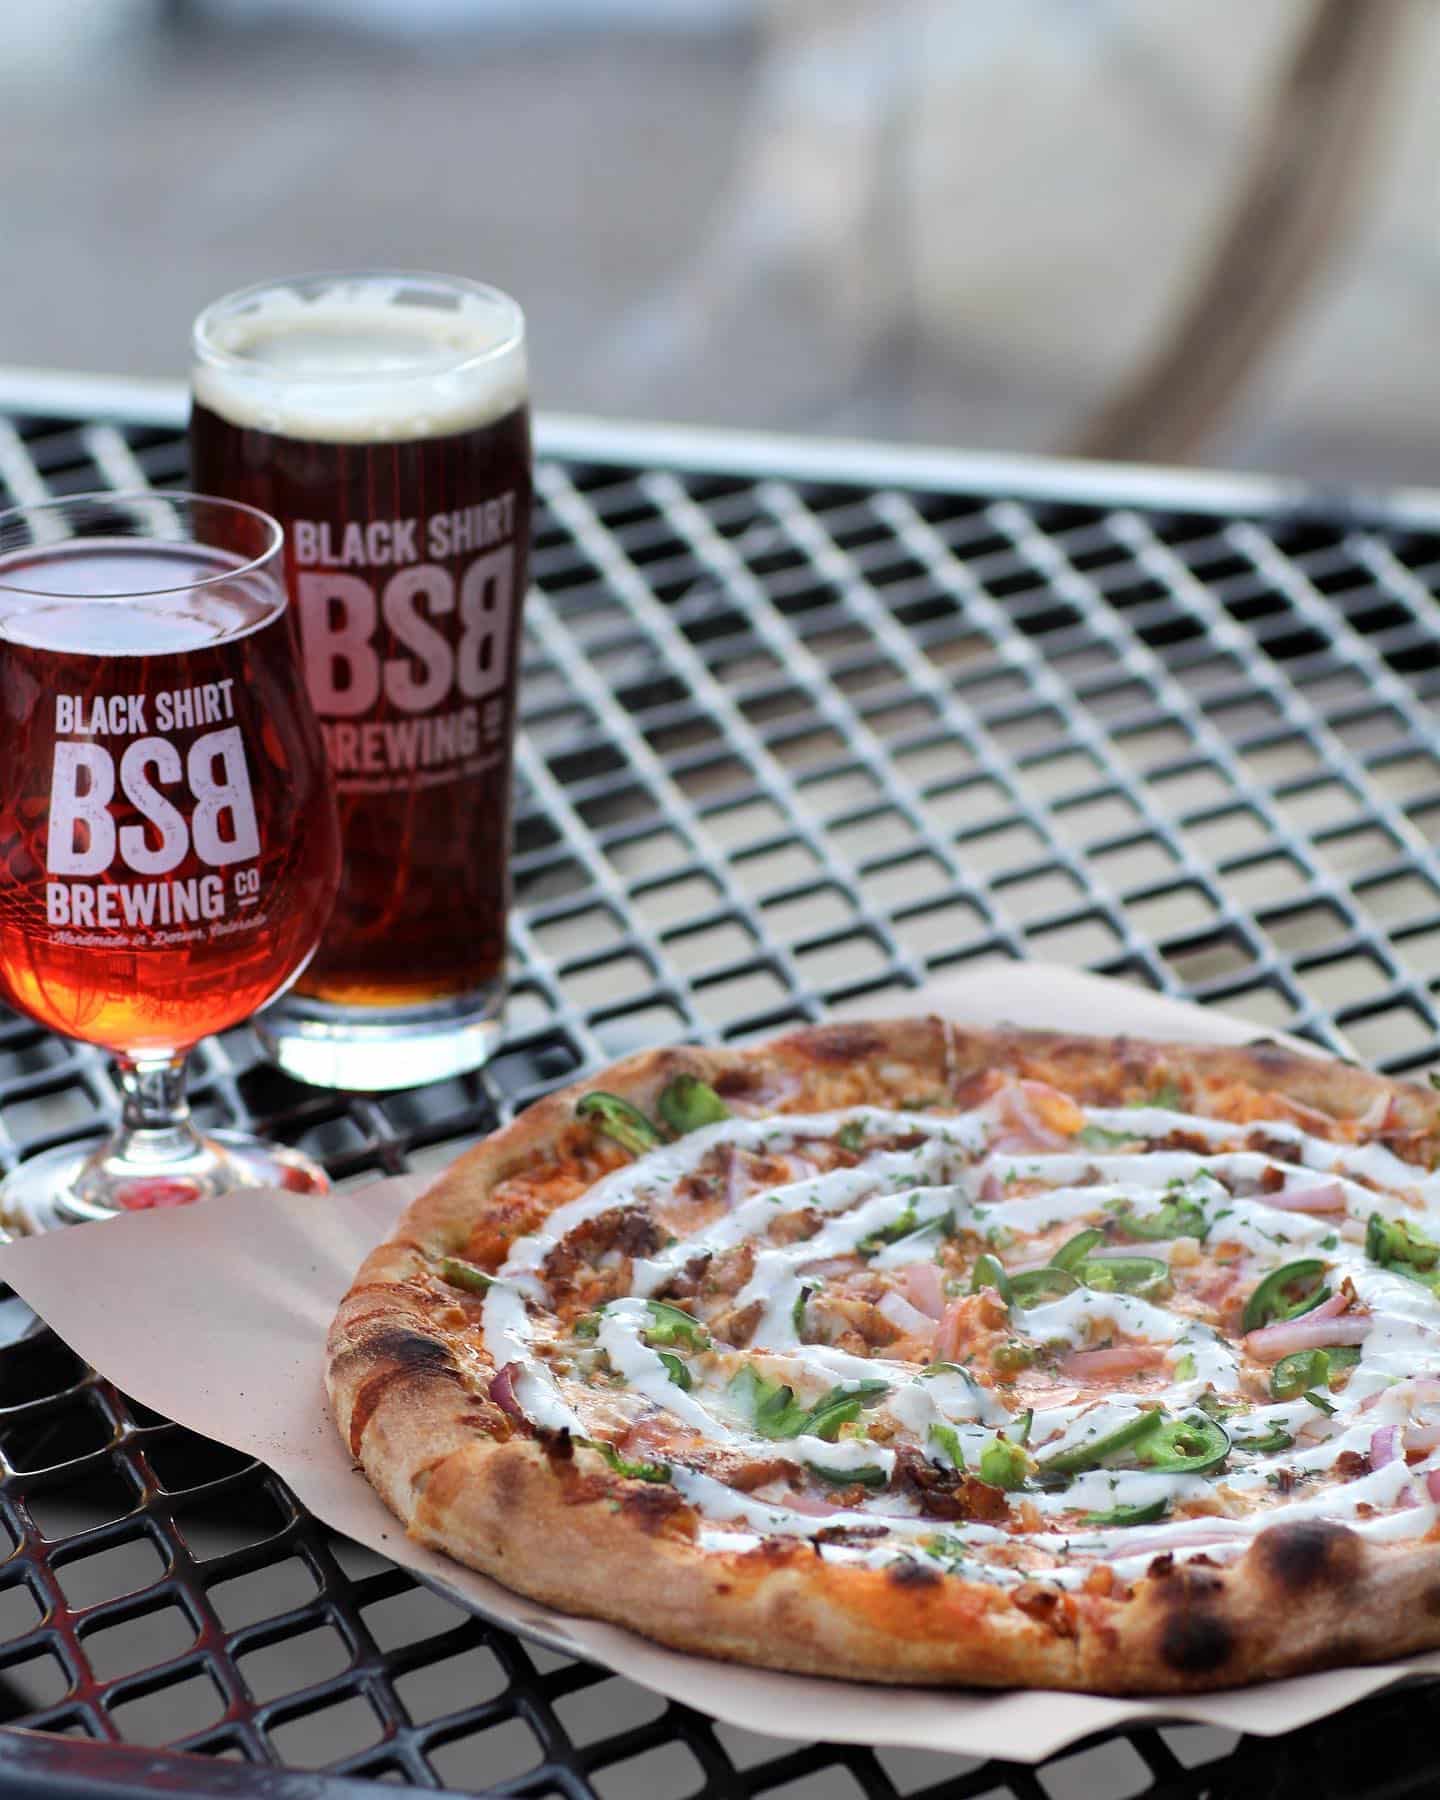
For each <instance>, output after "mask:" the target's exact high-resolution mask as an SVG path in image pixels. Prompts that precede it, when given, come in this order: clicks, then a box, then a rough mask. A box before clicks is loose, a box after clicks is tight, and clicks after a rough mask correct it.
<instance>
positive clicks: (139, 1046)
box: [0, 493, 339, 1231]
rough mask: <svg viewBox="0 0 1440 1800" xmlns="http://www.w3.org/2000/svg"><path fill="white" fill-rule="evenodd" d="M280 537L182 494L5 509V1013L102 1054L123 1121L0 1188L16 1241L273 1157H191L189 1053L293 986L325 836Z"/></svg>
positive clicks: (287, 1176)
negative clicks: (103, 1139)
mask: <svg viewBox="0 0 1440 1800" xmlns="http://www.w3.org/2000/svg"><path fill="white" fill-rule="evenodd" d="M281 545H282V534H281V531H280V528H279V526H278V525H277V524H276V523H275V521H274V520H273V519H271V518H269V517H268V516H267V515H266V514H264V513H260V512H257V511H255V510H254V509H253V508H251V507H247V506H236V505H233V504H231V503H230V502H228V501H222V500H211V499H205V498H202V497H200V496H197V495H181V494H159V493H143V494H133V495H123V494H90V495H80V496H76V497H74V498H71V499H68V500H59V501H54V502H51V503H48V504H42V505H35V506H27V507H19V508H16V509H14V510H12V511H10V512H6V513H0V999H3V1000H4V1001H5V1002H7V1003H8V1004H9V1005H10V1006H12V1007H14V1008H16V1009H17V1010H18V1011H20V1012H22V1013H27V1014H28V1015H29V1016H30V1017H31V1018H32V1019H36V1020H38V1021H39V1022H40V1023H41V1024H42V1025H45V1026H48V1027H49V1028H50V1029H51V1030H52V1031H58V1032H62V1033H64V1034H65V1035H66V1036H68V1037H72V1038H78V1039H80V1040H81V1041H82V1042H85V1043H89V1044H98V1045H101V1046H103V1047H104V1048H105V1049H106V1050H109V1051H111V1052H112V1053H113V1054H114V1056H115V1057H116V1059H117V1064H118V1072H119V1081H120V1087H121V1090H122V1096H123V1119H122V1123H121V1126H120V1129H119V1132H118V1133H117V1135H116V1136H115V1137H114V1138H112V1139H111V1140H110V1141H109V1142H108V1143H105V1144H103V1145H101V1146H100V1147H99V1148H97V1149H95V1150H94V1151H93V1152H91V1153H90V1154H88V1155H87V1154H85V1153H84V1152H77V1151H76V1150H75V1149H73V1148H68V1149H63V1150H60V1151H52V1152H50V1153H49V1154H48V1155H45V1156H40V1157H36V1158H34V1159H32V1160H30V1161H28V1162H25V1163H22V1164H21V1166H20V1167H19V1168H18V1169H16V1170H15V1172H14V1173H13V1174H12V1175H11V1176H10V1177H9V1179H8V1180H7V1181H6V1182H5V1184H4V1187H3V1189H0V1213H3V1218H4V1222H5V1224H6V1225H7V1227H8V1228H9V1229H11V1230H21V1231H34V1230H41V1229H45V1228H47V1227H48V1226H50V1225H53V1224H60V1223H68V1222H70V1221H71V1220H75V1219H93V1218H102V1217H108V1216H109V1215H111V1214H113V1213H114V1212H116V1211H119V1210H122V1209H134V1208H138V1207H148V1206H157V1205H174V1204H178V1203H180V1202H183V1201H188V1200H193V1199H198V1198H201V1197H204V1196H208V1195H211V1194H215V1193H219V1192H223V1191H225V1190H227V1189H229V1188H232V1187H237V1186H246V1185H253V1184H255V1183H257V1182H278V1183H280V1184H283V1185H286V1186H290V1187H298V1188H323V1187H324V1186H325V1185H326V1183H325V1177H324V1175H323V1173H322V1172H321V1171H319V1170H318V1169H315V1168H314V1167H313V1166H312V1165H310V1164H309V1163H308V1162H307V1161H306V1160H305V1159H304V1158H302V1157H300V1156H298V1155H297V1154H296V1153H295V1152H293V1151H289V1150H281V1149H277V1148H275V1147H273V1146H270V1145H265V1144H261V1143H259V1142H257V1141H256V1140H254V1139H249V1138H244V1137H242V1136H240V1135H239V1134H233V1133H223V1132H222V1133H216V1134H215V1136H214V1137H213V1138H202V1137H201V1136H200V1134H199V1133H198V1132H197V1131H196V1129H195V1127H194V1125H193V1124H192V1123H191V1121H190V1118H189V1114H188V1110H187V1108H186V1105H185V1098H184V1065H185V1056H186V1053H187V1051H188V1050H189V1049H190V1048H191V1047H192V1046H193V1045H194V1044H195V1043H196V1042H198V1040H199V1039H200V1038H202V1037H205V1036H207V1035H208V1034H210V1033H211V1032H216V1031H223V1030H225V1029H226V1028H227V1027H228V1026H231V1025H236V1024H238V1023H239V1022H240V1021H241V1020H242V1019H245V1018H248V1017H249V1015H250V1014H251V1013H253V1012H254V1011H255V1010H256V1009H257V1008H258V1007H261V1006H264V1005H265V1004H266V1002H267V1001H269V1000H272V999H273V998H274V997H275V996H276V995H277V994H278V993H280V992H281V990H282V989H283V988H284V987H285V986H286V985H287V984H288V983H289V982H290V981H292V980H293V979H294V977H295V976H296V974H297V973H298V972H299V971H300V970H301V969H302V968H303V967H304V966H305V963H306V962H307V960H308V959H309V957H310V955H311V953H312V952H313V951H314V949H315V946H316V944H317V943H318V942H319V940H320V934H321V931H322V930H323V928H324V925H325V921H326V918H327V916H328V914H329V911H330V907H331V904H332V902H333V900H334V896H335V889H336V884H337V880H338V871H339V838H338V831H337V826H336V819H335V808H334V800H333V797H332V795H331V792H330V786H329V776H328V772H327V769H326V766H325V754H324V748H323V745H322V743H321V740H320V733H319V729H318V726H317V724H316V721H315V718H314V715H313V713H312V711H311V709H310V705H309V701H308V699H307V696H306V692H305V685H304V681H303V679H302V674H301V669H300V663H299V657H298V652H297V649H296V646H295V642H294V638H293V635H292V627H291V621H290V616H289V609H288V604H287V599H286V593H285V587H284V583H283V580H282V578H281V563H280V558H281Z"/></svg>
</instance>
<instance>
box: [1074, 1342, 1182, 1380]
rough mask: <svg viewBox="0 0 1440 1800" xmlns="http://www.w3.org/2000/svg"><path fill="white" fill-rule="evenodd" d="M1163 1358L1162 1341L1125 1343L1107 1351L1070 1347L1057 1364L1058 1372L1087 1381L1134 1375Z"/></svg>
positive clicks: (1151, 1366)
mask: <svg viewBox="0 0 1440 1800" xmlns="http://www.w3.org/2000/svg"><path fill="white" fill-rule="evenodd" d="M1164 1360H1165V1346H1164V1345H1162V1344H1124V1345H1120V1346H1118V1347H1116V1348H1114V1349H1110V1350H1072V1351H1071V1352H1070V1354H1069V1355H1068V1356H1067V1357H1066V1358H1065V1359H1064V1361H1063V1362H1062V1363H1061V1364H1060V1373H1061V1374H1062V1375H1064V1376H1065V1377H1066V1378H1067V1379H1068V1380H1071V1381H1089V1380H1091V1379H1093V1378H1095V1377H1099V1378H1101V1379H1103V1378H1104V1377H1105V1376H1107V1375H1137V1374H1139V1373H1140V1372H1141V1371H1142V1370H1145V1369H1158V1368H1159V1366H1160V1364H1161V1363H1162V1362H1163V1361H1164Z"/></svg>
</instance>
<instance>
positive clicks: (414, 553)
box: [292, 492, 516, 793]
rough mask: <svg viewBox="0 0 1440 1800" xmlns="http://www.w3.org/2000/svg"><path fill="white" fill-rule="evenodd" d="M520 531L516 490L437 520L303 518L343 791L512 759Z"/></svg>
mask: <svg viewBox="0 0 1440 1800" xmlns="http://www.w3.org/2000/svg"><path fill="white" fill-rule="evenodd" d="M422 523H423V524H424V526H425V529H424V530H423V531H422V530H421V525H422ZM515 527H516V506H515V495H514V493H513V492H510V493H506V494H503V495H501V496H500V497H499V498H497V499H492V500H487V501H482V502H480V503H479V504H477V505H474V506H470V507H462V508H460V509H459V510H457V511H454V512H448V513H436V514H433V515H432V516H431V517H430V518H428V519H427V520H424V521H422V520H420V519H414V518H410V519H391V520H372V521H370V522H369V524H368V525H366V526H365V527H363V528H362V527H361V526H360V525H359V524H350V525H347V526H345V527H344V528H343V529H335V528H332V527H331V526H330V525H329V524H328V523H326V522H323V521H322V522H319V523H316V522H313V521H310V520H305V519H298V520H296V521H295V522H294V524H293V527H292V530H293V541H294V545H295V558H296V563H297V565H298V570H297V574H296V577H295V597H296V602H297V610H298V614H299V620H300V632H301V637H302V639H303V641H304V646H305V679H306V682H307V684H308V686H309V689H310V700H311V703H312V705H313V706H314V708H315V711H316V713H317V714H318V715H319V718H320V723H321V730H322V731H323V732H324V735H325V748H326V751H327V752H328V754H329V758H330V766H331V768H332V770H333V771H334V774H335V777H336V785H337V786H338V788H339V789H340V791H341V792H342V793H346V792H352V793H354V792H359V793H383V792H390V791H397V790H401V789H404V788H408V787H410V786H412V785H413V784H414V782H415V779H416V774H417V772H418V771H425V772H426V778H427V780H428V781H437V780H445V779H448V778H449V777H450V776H453V775H463V774H471V773H475V772H477V771H479V770H480V769H482V768H485V767H488V766H489V765H491V764H493V763H494V762H495V761H496V760H497V758H498V756H499V754H501V753H502V746H503V743H504V727H505V721H506V713H507V708H508V705H509V698H508V694H509V685H510V640H511V635H512V620H513V616H514V610H515V546H514V543H513V541H512V540H513V538H514V534H515ZM477 551H478V552H479V554H473V553H474V552H477ZM422 557H424V558H427V559H428V560H421V558H422ZM441 558H444V559H445V560H444V561H441V560H439V559H441ZM356 569H363V570H364V571H366V572H365V573H363V574H360V573H355V572H354V571H355V570H356ZM382 570H388V571H389V572H388V573H384V574H382V573H380V571H382Z"/></svg>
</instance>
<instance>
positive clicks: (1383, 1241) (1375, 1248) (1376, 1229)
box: [1365, 1213, 1440, 1279]
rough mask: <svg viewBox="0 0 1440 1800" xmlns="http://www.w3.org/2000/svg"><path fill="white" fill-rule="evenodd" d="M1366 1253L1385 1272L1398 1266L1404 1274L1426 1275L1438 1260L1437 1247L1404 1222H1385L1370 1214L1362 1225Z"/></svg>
mask: <svg viewBox="0 0 1440 1800" xmlns="http://www.w3.org/2000/svg"><path fill="white" fill-rule="evenodd" d="M1365 1254H1366V1255H1367V1256H1368V1257H1369V1258H1370V1260H1371V1262H1374V1263H1379V1264H1380V1266H1381V1268H1384V1269H1390V1268H1394V1267H1395V1266H1396V1265H1397V1264H1400V1265H1401V1269H1400V1272H1401V1274H1403V1275H1409V1274H1412V1273H1413V1272H1415V1271H1419V1272H1420V1273H1428V1272H1429V1271H1430V1270H1432V1269H1433V1268H1434V1267H1435V1264H1436V1262H1437V1261H1440V1244H1432V1243H1431V1241H1430V1239H1429V1238H1427V1237H1425V1236H1424V1235H1423V1233H1421V1232H1418V1231H1415V1230H1413V1229H1412V1228H1411V1227H1410V1226H1409V1225H1407V1224H1406V1223H1405V1221H1404V1220H1403V1219H1385V1218H1382V1217H1381V1216H1380V1214H1379V1213H1371V1215H1370V1218H1369V1220H1368V1222H1367V1223H1366V1226H1365ZM1416 1278H1417V1279H1418V1275H1417V1277H1416Z"/></svg>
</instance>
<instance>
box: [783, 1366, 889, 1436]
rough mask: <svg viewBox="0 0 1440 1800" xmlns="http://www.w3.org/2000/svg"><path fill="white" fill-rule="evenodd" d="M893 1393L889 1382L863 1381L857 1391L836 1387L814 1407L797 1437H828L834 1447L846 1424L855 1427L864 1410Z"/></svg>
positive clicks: (805, 1417) (801, 1425)
mask: <svg viewBox="0 0 1440 1800" xmlns="http://www.w3.org/2000/svg"><path fill="white" fill-rule="evenodd" d="M889 1392H890V1384H889V1382H888V1381H862V1382H860V1383H858V1384H857V1385H856V1386H855V1387H853V1388H841V1387H833V1388H831V1390H830V1392H829V1393H828V1394H825V1395H824V1396H822V1398H821V1399H819V1400H817V1401H816V1402H815V1404H814V1406H812V1407H811V1409H810V1411H809V1412H808V1413H807V1414H806V1415H805V1416H804V1418H803V1419H802V1420H801V1421H800V1427H799V1430H798V1431H797V1432H796V1433H795V1435H796V1437H800V1436H802V1435H805V1436H809V1437H818V1438H824V1439H825V1441H826V1443H827V1444H833V1443H834V1442H835V1440H836V1438H838V1437H839V1435H840V1427H841V1426H842V1425H849V1424H852V1423H853V1422H854V1421H855V1420H856V1419H858V1418H859V1417H860V1410H861V1408H862V1407H864V1406H867V1405H868V1404H869V1403H870V1402H871V1401H872V1400H878V1399H879V1398H880V1396H881V1395H882V1394H888V1393H889Z"/></svg>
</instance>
